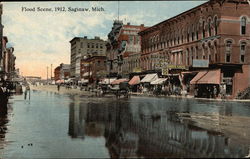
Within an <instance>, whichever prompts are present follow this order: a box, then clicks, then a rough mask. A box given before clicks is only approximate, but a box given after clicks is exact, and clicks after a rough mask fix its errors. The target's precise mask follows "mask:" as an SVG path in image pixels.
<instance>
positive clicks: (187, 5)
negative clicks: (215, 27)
mask: <svg viewBox="0 0 250 159" xmlns="http://www.w3.org/2000/svg"><path fill="white" fill-rule="evenodd" d="M204 2H206V1H205V0H204V1H201V0H196V1H194V0H193V1H140V2H139V1H120V2H118V1H81V2H80V1H79V2H78V1H73V2H70V1H64V2H48V1H47V2H3V3H2V4H3V15H2V24H3V25H4V30H3V32H4V33H3V34H4V36H7V37H8V41H9V43H8V45H7V46H8V47H10V46H12V47H14V49H15V51H14V54H15V56H16V68H19V69H20V73H21V74H22V75H23V76H40V77H42V78H43V79H46V78H47V67H49V75H48V76H49V77H50V76H51V74H50V70H51V64H52V69H53V70H54V69H55V67H57V66H59V65H60V64H61V63H65V64H69V63H70V43H69V41H70V40H71V39H73V38H74V37H84V36H88V38H93V37H94V36H99V37H101V38H102V39H104V40H107V35H108V33H109V32H110V31H111V28H112V24H113V21H114V20H115V19H118V3H119V6H120V7H119V8H120V9H119V19H120V20H122V21H123V23H124V24H126V23H128V22H130V24H131V25H140V24H144V25H145V26H153V25H155V24H157V23H159V22H161V21H164V20H166V19H168V18H171V17H173V16H175V15H177V14H179V13H181V12H184V11H186V10H188V9H191V8H193V7H195V6H198V5H200V4H202V3H204ZM25 7H26V8H34V7H35V11H27V10H26V11H25V10H22V9H24V8H25ZM37 7H40V8H51V9H52V11H44V12H41V11H38V10H37ZM58 7H64V8H65V11H61V12H58V11H57V12H56V11H55V8H58ZM68 7H71V8H89V9H90V10H91V8H92V7H99V8H100V7H102V8H103V9H104V11H100V12H94V11H89V12H82V11H79V12H72V11H68ZM52 76H53V75H52Z"/></svg>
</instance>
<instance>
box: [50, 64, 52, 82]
mask: <svg viewBox="0 0 250 159" xmlns="http://www.w3.org/2000/svg"><path fill="white" fill-rule="evenodd" d="M50 75H51V76H50V79H51V80H52V64H51V74H50Z"/></svg>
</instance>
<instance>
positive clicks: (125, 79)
mask: <svg viewBox="0 0 250 159" xmlns="http://www.w3.org/2000/svg"><path fill="white" fill-rule="evenodd" d="M126 81H128V79H127V78H122V79H117V80H115V81H113V82H111V84H120V83H121V82H126Z"/></svg>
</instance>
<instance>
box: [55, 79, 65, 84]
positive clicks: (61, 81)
mask: <svg viewBox="0 0 250 159" xmlns="http://www.w3.org/2000/svg"><path fill="white" fill-rule="evenodd" d="M56 83H57V84H59V83H64V80H63V79H62V80H57V81H56Z"/></svg>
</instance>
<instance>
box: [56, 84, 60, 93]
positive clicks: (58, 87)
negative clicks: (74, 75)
mask: <svg viewBox="0 0 250 159" xmlns="http://www.w3.org/2000/svg"><path fill="white" fill-rule="evenodd" d="M57 91H58V92H59V91H60V84H58V85H57Z"/></svg>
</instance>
